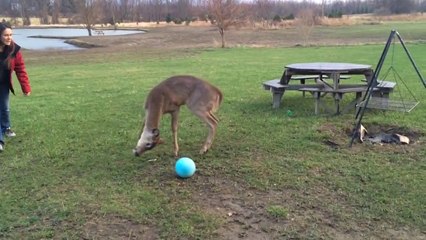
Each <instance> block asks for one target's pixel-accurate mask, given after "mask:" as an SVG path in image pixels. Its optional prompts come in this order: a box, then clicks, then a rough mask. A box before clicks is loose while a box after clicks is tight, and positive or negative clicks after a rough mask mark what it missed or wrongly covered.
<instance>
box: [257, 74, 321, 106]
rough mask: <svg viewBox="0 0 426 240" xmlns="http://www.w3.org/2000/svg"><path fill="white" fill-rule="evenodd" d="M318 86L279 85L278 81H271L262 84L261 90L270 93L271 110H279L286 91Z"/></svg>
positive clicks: (317, 85)
mask: <svg viewBox="0 0 426 240" xmlns="http://www.w3.org/2000/svg"><path fill="white" fill-rule="evenodd" d="M320 86H322V85H319V84H287V85H284V84H281V83H280V79H273V80H269V81H266V82H264V83H263V88H264V89H265V90H269V91H270V92H271V93H272V108H279V107H280V104H281V99H282V97H283V95H284V92H285V91H286V90H299V89H300V88H304V87H320Z"/></svg>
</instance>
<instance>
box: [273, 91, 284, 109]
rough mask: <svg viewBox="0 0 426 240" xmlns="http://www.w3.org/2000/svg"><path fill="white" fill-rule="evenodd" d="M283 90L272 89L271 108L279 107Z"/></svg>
mask: <svg viewBox="0 0 426 240" xmlns="http://www.w3.org/2000/svg"><path fill="white" fill-rule="evenodd" d="M283 95H284V91H273V92H272V108H279V107H280V104H281V99H282V98H283Z"/></svg>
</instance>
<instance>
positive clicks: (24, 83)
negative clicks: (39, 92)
mask: <svg viewBox="0 0 426 240" xmlns="http://www.w3.org/2000/svg"><path fill="white" fill-rule="evenodd" d="M16 48H17V49H16V50H15V53H14V54H13V55H14V56H12V59H11V61H10V77H9V80H10V91H11V92H12V93H13V94H15V90H14V89H13V85H12V73H13V71H15V73H16V77H17V78H18V81H19V83H20V84H21V89H22V92H23V93H24V94H27V93H30V92H31V86H30V80H29V78H28V74H27V71H26V70H25V63H24V58H23V57H22V53H21V51H19V49H20V47H19V46H16Z"/></svg>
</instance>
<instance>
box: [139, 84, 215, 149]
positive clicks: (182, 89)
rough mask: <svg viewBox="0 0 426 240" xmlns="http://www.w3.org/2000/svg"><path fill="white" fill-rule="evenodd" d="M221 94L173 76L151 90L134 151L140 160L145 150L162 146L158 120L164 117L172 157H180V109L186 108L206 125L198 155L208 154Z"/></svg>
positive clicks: (207, 85)
mask: <svg viewBox="0 0 426 240" xmlns="http://www.w3.org/2000/svg"><path fill="white" fill-rule="evenodd" d="M222 98H223V97H222V93H221V91H220V90H219V89H218V88H217V87H215V86H213V85H211V84H210V83H208V82H206V81H204V80H201V79H199V78H196V77H193V76H173V77H170V78H168V79H166V80H164V81H163V82H161V83H160V84H158V85H157V86H156V87H154V88H153V89H152V90H151V91H150V93H149V94H148V97H147V98H146V102H145V120H144V123H143V127H142V133H141V134H140V138H139V141H138V143H137V145H136V147H135V149H134V150H133V153H134V154H135V156H140V155H141V154H142V153H143V152H145V151H146V150H151V149H153V148H154V147H155V146H156V145H158V144H160V143H162V142H163V141H162V140H161V138H160V130H159V129H158V127H159V125H160V120H161V117H162V115H163V114H165V113H170V114H171V122H172V132H173V143H174V155H175V156H178V154H179V145H178V139H177V130H178V118H179V109H180V106H182V105H184V104H186V106H187V107H188V108H189V110H190V111H191V112H192V113H193V114H195V115H196V116H198V117H199V118H200V119H201V120H202V121H203V122H205V123H206V125H207V127H208V129H209V132H208V135H207V139H206V141H205V142H204V144H203V146H202V148H201V150H200V153H201V154H203V153H205V152H207V151H208V150H209V148H210V147H211V145H212V143H213V139H214V136H215V134H216V127H217V123H218V120H217V118H216V117H215V116H214V115H213V113H214V112H215V111H216V110H217V109H218V108H219V106H220V103H221V102H222Z"/></svg>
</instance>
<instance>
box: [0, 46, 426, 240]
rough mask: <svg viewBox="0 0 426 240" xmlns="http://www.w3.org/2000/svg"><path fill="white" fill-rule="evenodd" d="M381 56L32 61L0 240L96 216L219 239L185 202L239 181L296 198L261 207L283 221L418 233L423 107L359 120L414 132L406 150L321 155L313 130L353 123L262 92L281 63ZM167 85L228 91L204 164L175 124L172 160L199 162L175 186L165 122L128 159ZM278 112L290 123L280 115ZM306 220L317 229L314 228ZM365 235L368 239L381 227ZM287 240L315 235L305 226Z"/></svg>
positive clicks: (62, 230) (368, 50)
mask: <svg viewBox="0 0 426 240" xmlns="http://www.w3.org/2000/svg"><path fill="white" fill-rule="evenodd" d="M382 48H383V45H366V46H345V47H343V46H342V47H312V48H271V49H269V48H259V49H249V48H234V49H214V50H209V51H203V52H201V53H196V54H193V55H188V56H183V57H177V56H176V57H172V58H170V59H167V60H164V59H156V58H151V59H144V57H138V56H136V55H134V56H133V55H130V57H129V56H127V57H126V58H125V57H124V56H123V58H122V59H118V60H117V59H116V58H106V59H104V61H103V62H100V61H91V59H90V58H84V59H78V56H77V55H76V56H75V59H71V60H70V63H66V62H62V61H57V62H56V61H54V60H52V61H51V62H49V64H42V63H38V62H37V61H36V60H33V59H31V58H29V59H28V61H27V62H28V64H27V65H28V66H27V68H28V72H29V73H30V77H31V83H32V86H33V95H32V96H30V97H28V98H25V97H22V96H21V95H20V94H18V96H16V97H12V100H11V102H12V105H11V108H12V120H13V127H14V129H16V131H17V134H18V137H16V138H14V139H7V145H6V151H5V152H4V153H2V154H1V155H0V159H1V161H0V185H1V189H0V216H1V217H0V238H3V239H49V238H62V239H78V238H82V236H85V234H86V231H87V229H86V228H85V226H87V223H89V222H93V221H95V220H96V219H113V220H116V221H117V219H128V220H129V221H131V222H133V223H134V224H141V225H143V226H148V227H153V228H155V229H157V233H158V235H160V236H161V237H162V238H164V239H186V238H187V239H197V238H198V239H207V238H213V239H214V238H215V236H216V235H215V231H216V229H218V228H219V227H220V226H221V225H222V224H224V223H223V220H222V219H221V218H220V217H218V216H217V215H215V214H213V213H212V212H208V211H205V206H203V205H202V204H201V203H200V202H197V201H195V200H196V199H197V197H196V196H194V195H196V194H198V193H200V192H202V189H203V188H204V185H203V184H205V183H206V181H207V180H206V179H208V178H215V179H219V180H220V179H223V180H228V181H230V182H233V183H238V184H240V185H241V186H242V187H243V188H244V189H246V190H248V189H250V190H253V191H259V192H265V193H266V192H269V191H278V192H281V193H282V194H283V196H284V195H286V194H288V193H291V194H292V196H293V197H294V198H293V200H292V201H290V202H280V200H279V199H275V200H271V201H269V202H267V206H268V207H267V208H266V210H265V211H266V213H267V214H269V215H271V216H272V217H274V218H278V219H281V220H286V219H288V218H291V217H292V216H294V215H297V214H299V215H300V214H302V215H303V214H309V210H308V209H314V208H317V209H322V211H323V212H327V213H329V215H330V216H331V217H330V218H333V219H336V222H338V223H337V224H336V228H337V229H340V230H341V231H342V232H344V231H346V230H353V231H355V230H354V229H353V228H351V226H353V225H357V226H361V225H362V223H369V224H371V225H370V226H372V228H374V227H377V226H380V225H381V224H387V225H389V226H391V227H392V228H395V229H401V228H404V229H409V231H420V232H421V231H423V233H424V230H425V228H426V222H425V219H426V212H425V208H424V206H425V205H426V202H425V199H426V189H425V186H426V180H425V175H426V164H425V160H424V159H425V156H426V154H425V153H426V151H425V150H426V148H425V147H424V144H423V143H424V140H425V137H424V129H426V121H424V119H426V108H425V107H424V103H421V104H420V105H419V106H418V107H417V108H416V109H415V110H414V111H413V112H411V113H410V114H405V113H400V112H368V113H367V114H366V117H365V121H366V122H367V123H369V124H383V125H397V126H401V127H406V128H409V129H415V130H417V131H419V132H420V133H422V136H421V137H420V139H419V140H418V143H417V144H418V146H416V148H415V151H414V150H410V149H409V148H407V149H406V150H404V151H401V150H400V149H401V148H399V147H398V148H397V150H395V151H381V150H380V149H378V148H375V147H365V149H363V150H362V151H361V150H358V151H355V150H351V149H348V148H346V147H343V148H341V149H338V150H330V148H329V147H327V146H326V145H324V144H323V143H322V142H323V140H324V139H326V138H327V134H325V133H324V132H321V131H318V129H320V128H321V126H323V125H325V124H333V125H335V126H336V129H337V130H339V131H341V130H342V129H344V128H345V127H347V126H350V125H351V123H353V122H354V119H353V115H352V114H347V115H343V116H338V117H327V116H324V115H322V116H315V115H313V103H312V99H309V98H306V99H303V98H301V94H300V93H290V92H289V93H286V95H285V97H284V102H283V106H282V107H281V108H280V109H278V110H273V109H272V108H271V106H270V104H271V96H270V93H268V92H267V91H264V90H263V89H262V87H261V83H262V82H263V81H264V80H269V79H274V78H279V77H280V76H281V74H282V71H283V66H284V65H285V64H289V63H294V62H308V61H309V62H310V61H339V62H357V63H364V64H371V65H375V64H376V63H377V61H378V58H379V56H380V54H381V51H382ZM409 49H410V51H411V52H412V53H413V57H414V59H415V60H416V63H417V65H418V66H420V67H421V68H423V66H426V58H424V57H423V56H425V55H426V45H423V44H415V45H409ZM395 54H396V57H395V59H398V61H399V62H398V63H397V64H395V65H396V66H398V68H401V69H400V71H401V72H402V73H401V74H403V75H404V76H406V77H407V78H406V80H407V82H408V85H409V87H410V89H411V90H412V91H413V92H414V94H416V95H417V97H418V98H421V99H424V97H425V89H424V87H423V86H422V84H421V83H420V80H418V78H417V76H416V75H415V73H414V72H413V71H412V70H410V65H409V62H408V61H407V60H406V59H405V58H406V57H405V56H404V53H403V52H399V53H398V52H397V53H395ZM403 59H405V60H403ZM422 70H423V72H422V73H423V74H425V71H424V69H422ZM174 74H193V75H196V76H200V77H202V78H205V79H208V80H209V81H210V82H212V83H213V84H214V85H216V86H218V87H219V88H220V89H222V91H223V93H224V101H223V104H222V106H221V109H220V111H219V112H218V116H219V118H220V120H221V122H220V125H219V129H218V133H217V138H216V140H215V142H214V145H213V149H212V150H211V151H210V152H209V153H208V154H207V155H206V156H203V157H199V156H198V155H197V154H198V149H199V148H200V147H201V142H202V140H203V138H204V136H205V128H204V126H203V125H202V124H201V123H200V122H199V120H198V119H196V118H195V117H193V116H191V115H190V113H189V112H188V111H187V110H186V109H184V110H183V112H182V114H181V119H180V132H179V138H180V148H181V154H182V155H185V156H189V157H192V158H193V159H195V161H196V162H197V168H198V169H199V173H198V174H196V176H195V177H193V178H190V179H187V180H184V181H182V180H179V179H177V178H175V176H174V174H173V167H174V161H175V159H174V158H173V157H172V145H171V133H170V130H169V120H170V119H169V117H168V116H166V117H165V118H164V119H163V121H162V124H161V130H162V135H163V137H164V138H165V139H166V140H167V142H166V144H165V145H162V146H159V147H157V148H156V149H154V150H152V151H150V152H148V153H147V154H146V155H144V156H143V157H141V158H135V157H133V156H132V153H131V149H132V148H133V147H134V145H135V144H136V141H137V137H138V136H137V134H138V132H139V130H140V129H139V128H140V121H141V114H142V112H143V111H142V110H143V102H144V99H145V97H146V95H147V93H148V91H149V90H150V89H151V88H152V87H153V86H154V85H155V84H157V83H158V82H159V81H161V80H163V79H164V78H166V77H168V76H170V75H174ZM357 80H359V79H353V81H357ZM16 86H17V88H18V89H19V87H18V85H16ZM287 109H291V110H292V111H293V112H294V116H292V117H288V116H286V110H287ZM347 141H348V142H349V137H348V138H347ZM358 149H359V148H358ZM154 159H156V161H149V160H154ZM207 182H208V181H207ZM212 191H218V192H220V191H221V189H212ZM296 203H297V204H296ZM310 207H311V208H310ZM303 209H307V210H306V211H304V210H303ZM104 221H105V222H107V220H104ZM308 223H309V224H313V225H315V226H317V224H320V223H321V219H314V218H313V219H310V220H309V221H308ZM360 228H362V227H360ZM312 231H313V232H312ZM362 231H365V232H366V234H367V235H368V234H369V233H371V232H373V233H374V232H375V231H380V230H374V229H373V230H372V229H369V228H368V227H367V228H365V229H362ZM281 234H282V235H283V236H284V235H286V233H285V232H282V233H281ZM291 234H295V235H294V236H295V237H296V238H297V237H298V238H305V237H307V236H317V237H318V236H323V235H322V232H321V230H318V229H315V228H314V227H312V228H308V229H303V228H302V227H301V229H299V230H298V231H296V233H294V232H292V233H291ZM370 236H374V234H372V235H370Z"/></svg>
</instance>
